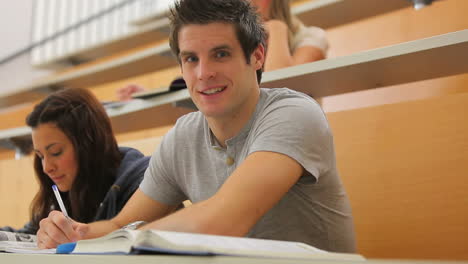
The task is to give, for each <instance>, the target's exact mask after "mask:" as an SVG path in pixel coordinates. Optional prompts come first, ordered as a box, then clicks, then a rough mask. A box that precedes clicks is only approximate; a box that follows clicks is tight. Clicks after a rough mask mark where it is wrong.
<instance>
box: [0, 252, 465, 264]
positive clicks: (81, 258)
mask: <svg viewBox="0 0 468 264" xmlns="http://www.w3.org/2000/svg"><path fill="white" fill-rule="evenodd" d="M0 261H1V262H2V263H37V264H43V263H44V264H46V263H47V264H62V263H67V264H83V263H90V264H98V263H115V264H120V263H135V264H146V263H151V264H154V263H165V264H182V263H184V264H243V263H251V264H296V263H297V264H306V263H308V264H319V263H320V264H322V263H342V264H359V263H361V264H362V263H366V264H390V263H393V264H457V263H458V264H467V263H468V262H461V261H460V262H450V261H430V260H426V261H424V260H419V261H416V260H391V261H388V260H377V259H371V260H367V261H336V262H335V261H320V260H291V259H273V258H244V257H222V256H212V257H194V256H161V255H160V256H155V255H140V256H131V255H126V256H119V255H113V256H112V255H108V256H102V255H37V254H9V253H0Z"/></svg>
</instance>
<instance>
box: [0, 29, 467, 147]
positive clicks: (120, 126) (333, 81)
mask: <svg viewBox="0 0 468 264" xmlns="http://www.w3.org/2000/svg"><path fill="white" fill-rule="evenodd" d="M467 52H468V29H467V30H463V31H457V32H452V33H447V34H443V35H439V36H434V37H431V38H426V39H421V40H416V41H411V42H407V43H401V44H397V45H393V46H389V47H384V48H380V49H375V50H370V51H365V52H361V53H357V54H353V55H349V56H344V57H338V58H333V59H327V60H323V61H318V62H314V63H308V64H303V65H298V66H294V67H288V68H285V69H280V70H276V71H272V72H267V73H265V74H264V76H263V79H262V84H261V86H262V87H272V88H274V87H288V88H290V89H293V90H297V91H300V92H304V93H306V94H309V95H311V96H313V97H315V98H321V97H325V96H329V95H336V94H343V93H347V92H353V91H360V90H366V89H373V88H378V87H382V86H388V85H396V84H401V83H408V82H413V81H419V80H425V79H431V78H437V77H442V76H450V75H456V74H460V73H468V57H467V59H466V60H465V59H459V58H460V55H461V54H466V53H467ZM79 80H81V79H79ZM305 84H307V85H305ZM183 99H189V94H188V92H187V91H186V90H182V91H178V92H176V93H173V94H168V95H164V96H159V97H154V98H152V99H151V100H139V101H135V102H133V103H130V104H128V105H126V106H123V107H119V108H116V109H110V110H109V111H108V113H109V115H110V116H111V117H112V122H113V125H114V127H115V130H116V132H117V133H120V132H127V131H129V130H141V129H146V128H151V127H155V126H161V125H168V124H171V123H174V122H175V120H177V118H178V117H179V116H180V115H182V114H184V113H187V112H188V111H185V110H183V109H181V108H173V107H171V106H170V105H165V104H167V103H171V102H176V101H178V100H183ZM153 121H157V122H153ZM16 130H21V129H20V128H18V129H16ZM21 131H23V130H21ZM0 132H2V133H1V134H0V139H2V138H5V137H6V135H10V137H11V134H12V131H11V130H8V131H0Z"/></svg>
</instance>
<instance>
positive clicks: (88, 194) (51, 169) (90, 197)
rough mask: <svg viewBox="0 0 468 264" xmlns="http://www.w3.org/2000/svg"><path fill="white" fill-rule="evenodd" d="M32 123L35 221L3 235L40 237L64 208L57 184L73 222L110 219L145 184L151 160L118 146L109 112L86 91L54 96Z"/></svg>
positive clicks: (38, 110)
mask: <svg viewBox="0 0 468 264" xmlns="http://www.w3.org/2000/svg"><path fill="white" fill-rule="evenodd" d="M26 123H27V125H28V126H29V127H31V128H32V141H33V148H34V152H35V157H34V169H35V172H36V177H37V179H38V182H39V191H38V192H37V194H36V196H35V198H34V200H33V202H32V204H31V221H30V222H29V223H27V224H26V225H25V226H24V227H23V228H22V229H19V230H14V229H12V228H9V227H4V228H1V229H2V230H5V231H14V232H21V233H29V234H35V233H36V232H37V230H38V229H39V222H40V220H41V219H43V218H46V217H47V216H48V214H49V212H50V211H52V210H54V209H55V210H58V208H59V205H58V204H57V201H56V199H55V196H54V193H53V191H52V185H57V187H58V189H59V191H60V195H61V197H62V199H63V201H64V204H65V207H66V209H67V211H68V213H69V215H70V217H71V218H72V219H74V220H76V221H79V222H85V223H89V222H93V221H97V220H104V219H110V218H112V217H114V216H115V215H116V214H117V213H118V212H119V211H120V210H121V209H122V207H123V206H124V205H125V203H126V202H127V200H128V199H129V198H130V196H131V195H132V194H133V192H134V191H135V190H136V189H137V188H138V185H139V183H140V182H141V180H142V179H143V175H144V172H145V170H146V168H147V167H148V162H149V157H145V156H144V155H143V154H142V153H140V152H139V151H138V150H136V149H131V148H125V147H118V145H117V141H116V139H115V136H114V134H113V131H112V126H111V123H110V119H109V117H108V116H107V113H106V111H105V110H104V108H103V106H102V104H101V103H100V102H99V101H98V100H97V99H96V97H94V95H93V94H92V93H91V92H90V91H88V90H86V89H81V88H71V89H64V90H61V91H58V92H56V93H54V94H51V95H50V96H48V97H47V98H46V99H44V100H43V101H42V102H41V103H39V104H38V105H36V106H35V108H34V110H33V111H32V112H31V113H30V114H29V115H28V117H27V118H26Z"/></svg>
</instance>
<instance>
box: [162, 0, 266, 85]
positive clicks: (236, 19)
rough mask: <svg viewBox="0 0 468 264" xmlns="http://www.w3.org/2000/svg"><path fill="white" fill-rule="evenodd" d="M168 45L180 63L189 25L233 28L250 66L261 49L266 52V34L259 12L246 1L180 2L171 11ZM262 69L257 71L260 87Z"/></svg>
mask: <svg viewBox="0 0 468 264" xmlns="http://www.w3.org/2000/svg"><path fill="white" fill-rule="evenodd" d="M170 11H171V12H170V19H171V33H170V36H169V44H170V46H171V49H172V52H173V53H174V55H175V56H176V57H177V60H178V62H179V63H180V57H179V53H180V48H179V32H180V30H181V28H182V27H183V26H186V25H191V24H195V25H205V24H210V23H227V24H232V25H233V26H234V28H235V30H236V35H237V39H238V40H239V42H240V44H241V47H242V50H243V52H244V56H245V58H246V62H247V64H250V56H251V55H252V53H253V52H254V50H255V49H256V48H257V47H258V45H263V47H265V49H266V38H267V34H266V31H265V29H264V28H263V25H262V23H261V20H260V16H259V15H258V14H257V12H256V9H255V8H254V7H253V6H251V5H250V3H249V2H248V1H246V0H178V1H176V2H175V4H174V7H172V8H171V9H170ZM262 71H263V67H262V69H259V70H257V81H258V83H260V81H261V78H262Z"/></svg>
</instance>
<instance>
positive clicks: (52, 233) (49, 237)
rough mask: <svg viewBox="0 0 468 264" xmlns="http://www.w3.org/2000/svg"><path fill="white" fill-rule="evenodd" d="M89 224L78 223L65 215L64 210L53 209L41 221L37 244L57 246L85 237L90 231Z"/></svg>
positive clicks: (44, 246)
mask: <svg viewBox="0 0 468 264" xmlns="http://www.w3.org/2000/svg"><path fill="white" fill-rule="evenodd" d="M88 229H89V226H88V225H87V224H82V223H78V222H76V221H73V220H71V219H70V218H67V217H65V216H64V215H63V214H62V212H59V211H52V212H50V214H49V216H48V217H47V218H44V219H42V220H41V221H40V222H39V230H38V231H37V246H38V247H39V248H56V247H57V246H58V245H60V244H63V243H68V242H74V241H77V240H80V239H83V238H84V237H85V235H86V233H87V232H88Z"/></svg>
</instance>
